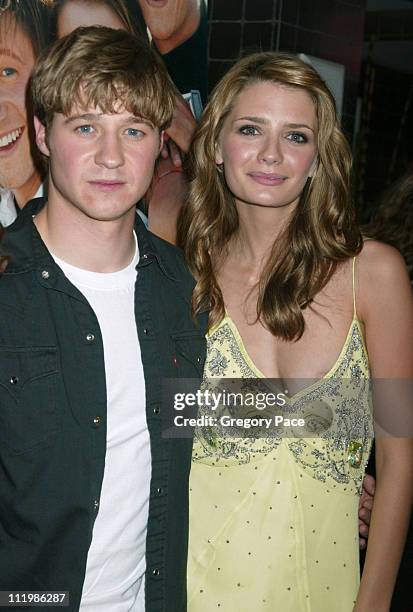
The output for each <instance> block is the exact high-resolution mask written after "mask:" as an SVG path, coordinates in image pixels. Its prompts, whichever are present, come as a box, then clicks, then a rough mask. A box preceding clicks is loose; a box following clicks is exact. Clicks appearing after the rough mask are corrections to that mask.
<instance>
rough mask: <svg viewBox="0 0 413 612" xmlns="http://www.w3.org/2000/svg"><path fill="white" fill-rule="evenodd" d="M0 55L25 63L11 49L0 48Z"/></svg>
mask: <svg viewBox="0 0 413 612" xmlns="http://www.w3.org/2000/svg"><path fill="white" fill-rule="evenodd" d="M0 55H7V57H12V58H13V59H15V60H17V61H18V62H20V63H21V64H22V63H23V61H22V59H21V57H20V56H19V55H17V54H16V53H14V51H12V50H11V49H7V48H6V47H0Z"/></svg>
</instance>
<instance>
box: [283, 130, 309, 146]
mask: <svg viewBox="0 0 413 612" xmlns="http://www.w3.org/2000/svg"><path fill="white" fill-rule="evenodd" d="M287 138H288V140H291V141H292V142H297V143H299V144H301V143H303V142H308V138H307V136H306V135H305V134H302V133H301V132H292V133H291V134H288V136H287Z"/></svg>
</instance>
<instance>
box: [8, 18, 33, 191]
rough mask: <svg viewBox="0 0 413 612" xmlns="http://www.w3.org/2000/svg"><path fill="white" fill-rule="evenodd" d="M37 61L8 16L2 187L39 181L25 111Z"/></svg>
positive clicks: (29, 43) (20, 32) (19, 29)
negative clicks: (29, 80)
mask: <svg viewBox="0 0 413 612" xmlns="http://www.w3.org/2000/svg"><path fill="white" fill-rule="evenodd" d="M34 61H35V57H34V52H33V47H32V44H31V41H30V39H29V37H28V36H27V34H26V33H25V32H24V31H23V29H22V28H21V27H20V26H19V25H17V24H16V21H15V19H14V17H13V16H12V15H10V16H9V15H8V16H7V20H5V21H4V22H3V23H2V24H1V27H0V185H1V186H2V187H6V188H7V189H13V190H16V189H20V188H23V187H24V185H26V184H28V183H30V182H33V180H34V182H36V180H37V172H36V170H35V167H34V163H33V160H32V156H31V152H30V140H29V132H28V125H27V111H26V88H27V82H28V79H29V76H30V73H31V71H32V69H33V66H34ZM35 191H36V190H35Z"/></svg>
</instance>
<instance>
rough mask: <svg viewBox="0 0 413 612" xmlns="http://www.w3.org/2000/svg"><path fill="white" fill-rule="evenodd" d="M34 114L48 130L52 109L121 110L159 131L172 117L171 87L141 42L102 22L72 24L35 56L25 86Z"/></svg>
mask: <svg viewBox="0 0 413 612" xmlns="http://www.w3.org/2000/svg"><path fill="white" fill-rule="evenodd" d="M30 92H31V101H32V106H33V112H34V114H35V115H36V116H37V117H38V118H39V120H40V121H41V122H42V123H43V124H44V125H45V126H46V128H48V127H49V126H50V124H51V122H52V119H53V115H54V113H62V114H64V115H69V114H70V112H71V110H72V108H73V107H75V106H76V107H80V108H84V109H85V110H86V109H88V108H91V107H99V108H100V109H101V110H102V112H103V113H114V112H117V111H118V110H119V108H124V109H125V110H127V111H129V112H130V113H132V114H133V115H134V116H136V117H140V118H142V119H145V120H147V121H150V122H151V123H152V124H153V125H154V126H155V127H157V128H159V129H160V130H163V129H165V128H167V127H168V125H169V124H170V122H171V120H172V114H173V110H174V106H175V95H176V89H175V86H174V85H173V83H172V81H171V79H170V78H169V76H168V73H167V71H166V68H165V66H164V65H163V63H162V60H161V59H160V58H158V57H157V56H156V54H155V53H153V52H152V51H151V49H150V47H149V45H148V44H146V42H145V41H143V40H140V39H138V38H136V37H135V36H133V35H131V34H129V33H128V32H125V31H124V30H114V29H112V28H106V27H103V26H91V27H84V28H77V29H76V30H74V31H73V32H71V33H70V34H69V35H68V36H65V37H63V38H61V39H60V40H58V41H56V42H55V43H54V44H53V45H52V46H51V47H50V48H49V49H47V50H46V51H45V52H44V53H43V54H42V55H41V56H40V58H39V60H38V62H37V64H36V66H35V69H34V72H33V75H32V78H31V84H30Z"/></svg>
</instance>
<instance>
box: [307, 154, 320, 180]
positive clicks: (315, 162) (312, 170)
mask: <svg viewBox="0 0 413 612" xmlns="http://www.w3.org/2000/svg"><path fill="white" fill-rule="evenodd" d="M317 168H318V155H316V156H315V158H314V160H313V163H312V164H311V167H310V172H309V173H308V178H310V179H311V178H313V176H314V174H315V173H316V171H317Z"/></svg>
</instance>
